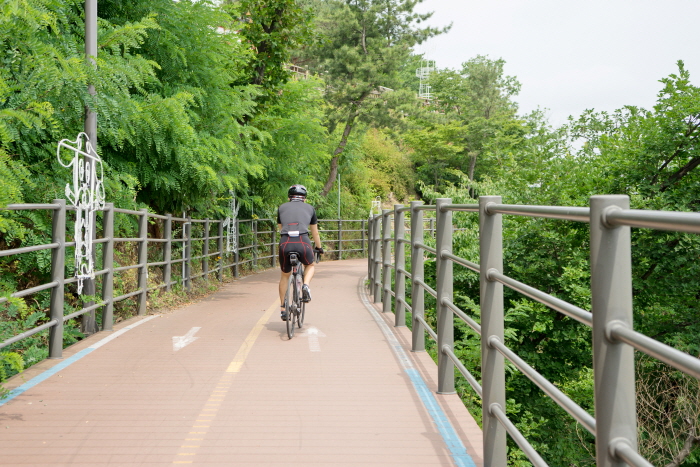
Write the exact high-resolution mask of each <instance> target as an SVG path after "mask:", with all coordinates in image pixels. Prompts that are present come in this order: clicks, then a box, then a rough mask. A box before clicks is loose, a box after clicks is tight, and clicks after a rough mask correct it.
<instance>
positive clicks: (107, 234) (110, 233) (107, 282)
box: [102, 203, 114, 331]
mask: <svg viewBox="0 0 700 467" xmlns="http://www.w3.org/2000/svg"><path fill="white" fill-rule="evenodd" d="M102 232H103V235H104V238H105V239H107V242H106V243H103V245H104V246H103V247H102V269H106V270H107V272H106V273H105V274H104V275H103V276H102V301H103V302H105V306H104V307H102V330H103V331H111V330H112V329H113V321H114V301H113V299H114V203H105V209H104V216H103V217H102Z"/></svg>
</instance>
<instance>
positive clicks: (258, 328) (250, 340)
mask: <svg viewBox="0 0 700 467" xmlns="http://www.w3.org/2000/svg"><path fill="white" fill-rule="evenodd" d="M278 306H279V302H278V301H275V303H273V304H272V306H270V308H268V309H267V311H266V312H265V314H264V315H262V317H261V318H260V319H259V320H258V322H257V323H255V326H253V329H252V330H251V331H250V334H248V337H246V338H245V341H243V345H241V348H240V349H239V350H238V353H237V354H236V356H235V357H233V361H232V362H231V364H230V365H229V366H228V369H227V370H226V372H227V373H238V372H239V371H241V367H243V363H245V360H246V358H248V354H249V353H250V351H251V349H252V348H253V344H255V341H256V340H257V339H258V336H259V335H260V333H261V332H262V330H263V328H264V327H265V323H267V320H269V319H270V316H271V315H272V312H273V311H275V310H276V309H277V308H278Z"/></svg>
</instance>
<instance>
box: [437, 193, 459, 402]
mask: <svg viewBox="0 0 700 467" xmlns="http://www.w3.org/2000/svg"><path fill="white" fill-rule="evenodd" d="M451 203H452V200H451V199H449V198H438V199H437V201H436V203H435V213H436V216H437V223H436V226H437V231H436V233H435V240H436V250H437V255H436V267H437V286H436V289H435V291H436V292H437V300H436V310H437V317H438V322H437V335H438V342H437V345H438V350H439V351H438V393H439V394H454V393H455V364H454V362H453V361H452V359H450V357H449V356H448V355H447V352H446V350H452V348H453V347H454V315H453V314H452V310H451V309H449V308H448V307H447V306H445V302H446V301H447V302H450V303H451V302H452V296H453V285H452V279H453V275H452V261H451V260H449V259H445V258H443V257H442V255H443V254H444V253H447V254H452V211H443V210H442V206H444V205H446V204H451Z"/></svg>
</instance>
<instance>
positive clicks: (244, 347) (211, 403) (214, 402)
mask: <svg viewBox="0 0 700 467" xmlns="http://www.w3.org/2000/svg"><path fill="white" fill-rule="evenodd" d="M278 306H279V301H278V300H275V301H274V302H273V303H272V305H270V307H269V308H268V309H267V310H266V311H265V313H264V314H263V315H262V317H261V318H260V319H259V320H258V322H257V323H255V326H253V329H251V331H250V333H249V334H248V336H247V337H246V338H245V340H244V341H243V343H242V344H241V347H240V348H239V349H238V352H236V355H235V356H234V357H233V360H232V361H231V363H230V364H229V366H228V368H227V369H226V373H224V374H223V375H222V376H221V379H220V380H219V382H218V383H217V385H216V387H215V389H214V390H213V391H212V393H211V394H210V395H209V399H208V400H207V403H206V404H205V407H215V408H203V409H202V412H214V413H200V414H199V417H215V416H216V414H217V413H218V410H219V408H220V406H221V404H220V402H223V400H224V398H225V397H226V395H227V394H228V391H229V389H231V380H232V379H233V374H231V373H238V372H239V371H240V370H241V368H242V367H243V364H244V363H245V361H246V359H247V358H248V354H250V351H251V350H252V348H253V344H255V341H256V340H257V339H258V336H259V335H260V333H261V332H262V330H263V328H264V327H265V323H267V321H268V320H269V319H270V316H271V315H272V313H273V312H274V311H275V310H276V309H277V307H278ZM213 421H214V419H213V418H210V419H206V420H202V419H198V420H195V423H202V422H206V423H211V422H213ZM192 428H211V426H210V425H193V426H192ZM207 433H208V430H207V431H190V432H189V434H191V435H206V434H207ZM202 440H204V438H185V441H202ZM199 447H201V446H198V445H197V446H192V445H183V446H181V449H185V448H189V449H191V448H199ZM194 455H196V453H194V452H181V453H178V456H194ZM173 463H174V464H191V463H192V461H178V460H176V461H174V462H173Z"/></svg>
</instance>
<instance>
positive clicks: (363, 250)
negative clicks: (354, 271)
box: [360, 220, 365, 255]
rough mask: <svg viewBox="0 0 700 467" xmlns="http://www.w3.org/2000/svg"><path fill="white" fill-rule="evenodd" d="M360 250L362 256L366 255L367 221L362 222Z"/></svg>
mask: <svg viewBox="0 0 700 467" xmlns="http://www.w3.org/2000/svg"><path fill="white" fill-rule="evenodd" d="M360 248H361V249H362V254H363V255H364V254H365V221H364V220H362V221H360Z"/></svg>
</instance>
